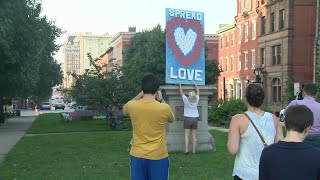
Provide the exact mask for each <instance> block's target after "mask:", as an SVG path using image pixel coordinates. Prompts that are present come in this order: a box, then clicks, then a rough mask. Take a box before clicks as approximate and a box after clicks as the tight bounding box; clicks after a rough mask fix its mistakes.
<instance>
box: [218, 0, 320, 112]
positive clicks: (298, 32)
mask: <svg viewBox="0 0 320 180" xmlns="http://www.w3.org/2000/svg"><path fill="white" fill-rule="evenodd" d="M316 7H317V0H294V1H293V0H260V1H256V0H237V15H236V16H235V18H234V24H231V25H228V26H223V27H221V28H220V29H219V31H218V35H219V46H220V48H219V65H220V67H221V69H222V70H223V72H222V73H221V76H220V77H219V83H218V97H219V98H244V93H243V92H244V90H245V88H246V85H247V84H248V83H250V82H255V78H256V77H255V75H254V70H257V69H259V70H261V72H262V74H261V79H260V81H261V82H262V86H263V88H264V90H265V103H266V104H267V105H268V106H269V107H270V108H271V109H272V110H273V111H274V112H277V111H279V110H281V109H282V108H285V107H286V105H287V103H288V102H285V100H284V97H285V92H286V89H287V88H293V87H286V81H287V79H288V77H289V76H290V75H292V76H293V77H294V79H295V82H296V83H299V84H300V86H301V85H302V84H304V83H306V82H311V81H312V80H313V79H314V67H315V65H314V63H315V60H314V59H315V55H314V49H315V47H314V44H315V43H314V42H316V40H315V34H316V17H317V8H316ZM234 67H238V68H234Z"/></svg>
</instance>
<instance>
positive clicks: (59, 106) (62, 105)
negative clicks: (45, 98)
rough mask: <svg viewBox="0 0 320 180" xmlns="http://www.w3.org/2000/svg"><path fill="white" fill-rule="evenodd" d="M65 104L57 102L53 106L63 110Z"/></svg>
mask: <svg viewBox="0 0 320 180" xmlns="http://www.w3.org/2000/svg"><path fill="white" fill-rule="evenodd" d="M65 107H66V106H65V105H64V104H63V103H57V104H56V105H55V106H54V109H55V110H57V109H62V110H64V108H65Z"/></svg>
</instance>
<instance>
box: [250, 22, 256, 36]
mask: <svg viewBox="0 0 320 180" xmlns="http://www.w3.org/2000/svg"><path fill="white" fill-rule="evenodd" d="M251 27H252V40H255V39H256V34H257V27H256V22H255V21H253V22H252V25H251Z"/></svg>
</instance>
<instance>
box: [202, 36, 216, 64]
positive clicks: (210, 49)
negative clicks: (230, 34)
mask: <svg viewBox="0 0 320 180" xmlns="http://www.w3.org/2000/svg"><path fill="white" fill-rule="evenodd" d="M204 40H205V42H206V46H207V54H206V60H213V59H214V60H218V52H219V50H218V46H219V37H218V35H216V34H205V35H204Z"/></svg>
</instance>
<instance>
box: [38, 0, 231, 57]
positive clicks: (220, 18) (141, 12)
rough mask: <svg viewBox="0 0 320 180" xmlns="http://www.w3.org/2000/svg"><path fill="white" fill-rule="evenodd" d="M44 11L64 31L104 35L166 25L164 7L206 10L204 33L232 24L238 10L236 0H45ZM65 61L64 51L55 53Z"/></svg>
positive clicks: (63, 38) (64, 37) (59, 40)
mask: <svg viewBox="0 0 320 180" xmlns="http://www.w3.org/2000/svg"><path fill="white" fill-rule="evenodd" d="M42 7H43V12H42V14H43V15H46V16H47V17H48V18H49V19H51V20H54V21H55V22H56V25H57V26H58V27H60V28H61V29H62V30H63V31H64V32H65V34H63V35H62V36H61V37H60V38H59V39H58V40H57V43H58V44H62V43H63V41H64V40H66V38H67V34H70V33H80V32H83V33H84V32H92V33H93V34H97V35H102V34H104V33H106V32H107V33H109V34H110V35H115V34H116V33H117V32H127V31H128V26H135V27H136V28H137V31H142V30H146V29H151V28H153V27H155V26H156V25H157V24H160V25H161V26H162V27H163V28H164V27H165V9H166V8H174V9H183V10H189V11H199V12H204V20H205V26H204V29H205V30H204V31H205V34H216V32H217V30H218V28H219V24H230V23H232V22H233V17H234V16H235V14H236V0H135V1H133V0H42ZM55 58H56V59H58V61H59V62H63V59H62V58H63V56H62V51H59V53H58V54H57V55H56V57H55Z"/></svg>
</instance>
